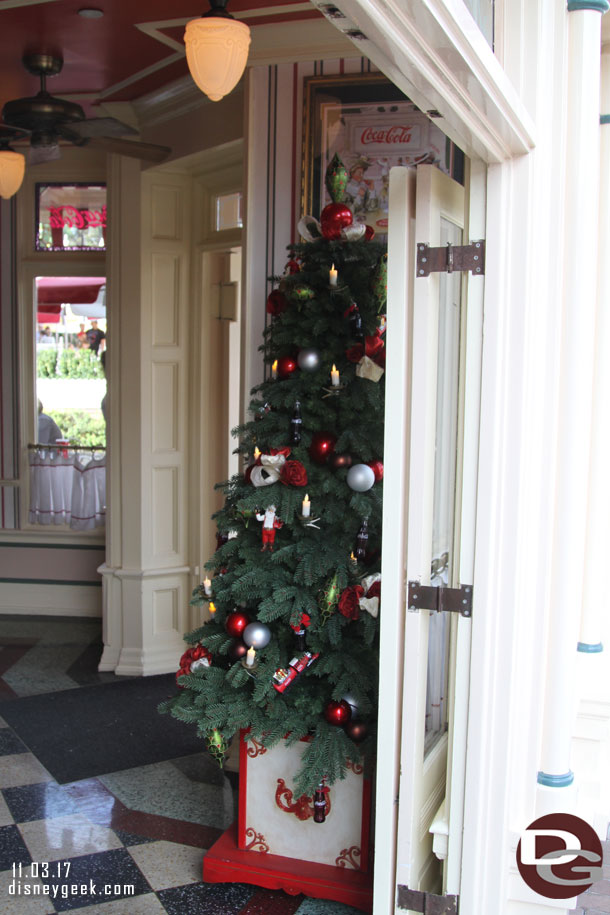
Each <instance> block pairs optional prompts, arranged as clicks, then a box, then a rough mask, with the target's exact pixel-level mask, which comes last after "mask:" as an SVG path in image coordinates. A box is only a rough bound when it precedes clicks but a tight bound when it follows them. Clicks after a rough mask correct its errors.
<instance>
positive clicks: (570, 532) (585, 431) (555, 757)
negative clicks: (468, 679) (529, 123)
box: [538, 0, 608, 809]
mask: <svg viewBox="0 0 610 915" xmlns="http://www.w3.org/2000/svg"><path fill="white" fill-rule="evenodd" d="M607 8H608V3H607V2H606V0H569V2H568V10H569V11H570V13H569V15H570V19H569V71H568V100H567V104H568V142H567V154H566V181H565V188H566V198H565V213H566V222H565V225H566V231H565V240H564V299H563V303H562V308H561V310H559V309H558V320H561V322H562V327H561V357H560V371H561V379H560V391H559V402H558V404H557V407H558V411H559V422H558V436H557V442H556V447H555V448H553V445H552V444H551V445H550V448H549V451H550V452H551V453H552V452H553V451H555V453H556V454H557V465H556V481H555V524H554V535H553V567H552V572H551V574H552V580H551V586H550V610H549V638H548V660H547V677H546V695H545V705H544V725H543V738H542V747H541V758H540V771H539V773H538V782H539V784H540V785H542V786H546V788H547V789H557V788H565V787H567V786H569V785H571V784H572V782H573V780H574V775H573V773H572V772H571V770H570V748H571V740H572V724H573V716H572V711H573V707H574V696H575V694H576V645H577V642H578V631H579V625H580V608H581V602H582V594H583V581H584V565H585V540H586V532H587V494H588V483H587V481H588V477H589V457H590V441H591V423H592V397H593V364H594V353H595V318H596V299H597V242H596V237H595V231H592V227H595V226H597V224H598V194H599V171H598V169H599V159H598V153H597V150H598V148H599V101H600V96H599V58H600V43H601V16H600V15H599V14H600V13H601V12H603V11H605V9H607ZM545 794H546V792H544V791H542V792H541V798H540V801H541V806H543V807H544V808H546V809H553V807H554V805H555V804H556V803H560V804H563V805H564V806H565V801H566V797H565V793H563V792H560V794H561V798H559V796H557V795H556V792H555V790H552V795H555V796H557V800H554V798H553V796H549V795H548V794H546V796H544V795H545Z"/></svg>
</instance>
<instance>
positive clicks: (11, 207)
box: [0, 197, 19, 530]
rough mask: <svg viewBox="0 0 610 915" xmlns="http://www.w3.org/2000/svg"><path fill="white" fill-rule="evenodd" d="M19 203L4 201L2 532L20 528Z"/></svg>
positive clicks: (0, 229) (0, 205) (0, 247)
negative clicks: (18, 397)
mask: <svg viewBox="0 0 610 915" xmlns="http://www.w3.org/2000/svg"><path fill="white" fill-rule="evenodd" d="M16 207H17V204H16V201H15V198H14V197H13V198H12V199H11V200H2V201H0V529H9V530H11V529H14V528H18V527H19V488H18V486H16V485H11V482H12V483H13V484H15V483H16V482H17V478H18V474H19V454H18V442H19V435H18V422H19V407H18V400H17V394H18V384H17V380H18V352H19V346H18V336H17V333H18V326H17V293H16V276H17V250H16V231H15V227H16Z"/></svg>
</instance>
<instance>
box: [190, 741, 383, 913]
mask: <svg viewBox="0 0 610 915" xmlns="http://www.w3.org/2000/svg"><path fill="white" fill-rule="evenodd" d="M244 738H245V735H244V733H242V735H241V738H240V765H239V769H240V774H239V820H238V823H237V824H234V825H233V826H232V827H231V828H230V829H228V830H227V832H225V833H224V835H223V836H222V837H221V838H220V839H219V840H218V842H216V844H215V845H214V846H212V848H211V849H210V850H209V851H208V852H207V854H206V855H205V857H204V859H203V878H204V880H206V881H208V882H237V883H254V884H256V885H258V886H264V887H266V888H267V889H281V890H284V891H285V892H286V893H290V894H291V895H296V894H297V893H305V894H306V895H307V896H314V897H316V898H319V899H334V900H336V901H337V902H344V903H346V904H348V905H352V906H355V907H356V908H360V909H363V910H364V911H365V912H370V911H371V908H372V902H373V887H372V876H370V875H369V874H368V873H367V871H368V859H369V834H370V816H371V792H370V788H371V782H370V779H368V778H365V777H364V773H363V770H362V766H360V765H350V767H349V771H348V772H347V773H346V777H345V778H344V779H342V780H339V781H337V782H335V784H334V785H333V786H332V787H331V788H330V789H327V790H326V791H325V792H324V797H325V800H326V807H325V810H324V821H323V822H316V821H315V819H314V806H313V801H312V798H310V797H307V796H303V797H300V798H295V797H293V794H292V791H291V790H290V787H289V786H290V784H291V783H292V777H293V775H294V772H296V771H297V770H298V768H299V766H300V764H301V755H302V753H303V750H304V749H305V746H306V744H307V742H306V741H305V740H303V741H298V742H297V743H295V744H292V745H290V746H289V745H288V744H287V743H286V741H282V742H281V743H279V744H277V745H276V746H274V747H273V748H272V749H267V748H265V747H263V746H261V744H259V743H258V742H257V741H255V740H251V741H246V740H245V739H244ZM318 815H319V814H318Z"/></svg>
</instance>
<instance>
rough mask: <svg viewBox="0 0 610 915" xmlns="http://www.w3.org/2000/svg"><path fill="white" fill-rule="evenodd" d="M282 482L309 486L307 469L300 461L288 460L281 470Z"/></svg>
mask: <svg viewBox="0 0 610 915" xmlns="http://www.w3.org/2000/svg"><path fill="white" fill-rule="evenodd" d="M280 482H282V483H285V484H286V486H307V471H306V470H305V465H304V464H301V462H300V461H286V463H285V464H283V466H282V469H281V470H280Z"/></svg>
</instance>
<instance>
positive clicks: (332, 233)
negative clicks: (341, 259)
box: [320, 203, 353, 239]
mask: <svg viewBox="0 0 610 915" xmlns="http://www.w3.org/2000/svg"><path fill="white" fill-rule="evenodd" d="M352 219H353V216H352V211H351V210H350V208H349V207H348V206H346V205H345V204H344V203H329V204H328V206H325V207H324V209H323V210H322V215H321V216H320V225H321V227H322V235H323V236H324V238H329V239H338V238H341V229H344V228H345V227H346V226H351V224H352Z"/></svg>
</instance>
